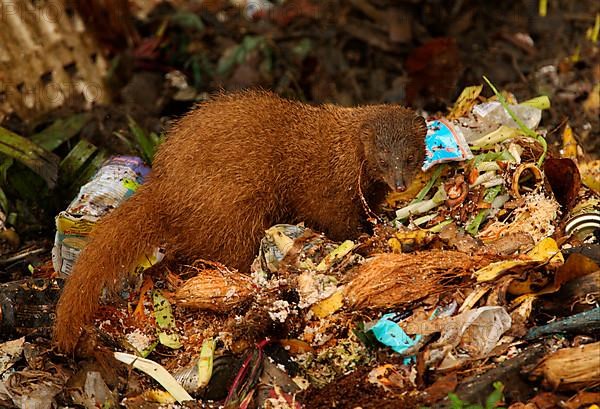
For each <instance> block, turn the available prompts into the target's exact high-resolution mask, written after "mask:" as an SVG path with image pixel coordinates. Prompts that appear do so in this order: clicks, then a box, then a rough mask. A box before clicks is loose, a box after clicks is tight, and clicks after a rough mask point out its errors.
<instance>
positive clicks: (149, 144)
mask: <svg viewBox="0 0 600 409" xmlns="http://www.w3.org/2000/svg"><path fill="white" fill-rule="evenodd" d="M127 121H128V125H129V130H130V131H131V133H132V134H133V138H134V139H135V142H136V144H137V148H138V151H139V152H140V154H141V156H142V159H144V162H146V163H148V164H152V159H153V158H154V153H155V151H156V148H157V147H158V145H159V144H160V142H161V138H160V137H159V136H158V135H157V134H156V133H154V132H152V133H150V135H148V134H147V133H146V131H145V130H144V129H142V127H140V126H139V125H138V123H137V122H136V121H135V120H134V119H133V118H132V117H130V116H127Z"/></svg>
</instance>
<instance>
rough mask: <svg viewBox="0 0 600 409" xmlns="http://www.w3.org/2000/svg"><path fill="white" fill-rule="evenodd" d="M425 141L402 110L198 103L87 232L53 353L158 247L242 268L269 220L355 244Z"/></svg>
mask: <svg viewBox="0 0 600 409" xmlns="http://www.w3.org/2000/svg"><path fill="white" fill-rule="evenodd" d="M425 134H426V125H425V120H424V119H423V118H422V117H420V116H418V115H416V114H415V112H414V111H412V110H410V109H408V108H403V107H400V106H397V105H371V106H361V107H356V108H344V107H339V106H335V105H322V106H311V105H307V104H303V103H300V102H293V101H289V100H286V99H282V98H280V97H278V96H276V95H274V94H272V93H269V92H266V91H245V92H238V93H234V94H229V95H223V94H221V95H217V96H215V97H214V98H213V99H212V100H210V101H208V102H205V103H203V104H200V106H198V107H197V108H196V109H194V110H192V111H191V112H190V113H188V114H187V115H186V116H184V117H183V118H181V119H180V120H179V121H178V122H177V124H176V125H174V127H173V129H171V131H170V133H169V135H168V137H167V139H166V141H165V142H164V143H163V144H162V145H161V147H160V148H159V150H158V152H157V153H156V157H155V159H154V163H153V169H152V172H151V173H150V175H149V179H148V180H147V182H146V183H144V184H143V185H142V186H141V187H140V188H139V189H138V191H137V192H136V193H135V194H134V195H133V196H132V197H131V198H129V199H128V200H126V201H125V202H124V203H123V204H122V205H121V206H120V207H118V208H117V209H115V210H114V211H113V212H111V213H110V214H108V215H107V216H106V217H104V218H103V219H102V220H101V221H100V222H99V224H98V225H97V226H96V228H95V229H94V230H93V232H92V234H91V235H90V241H89V243H88V244H87V246H86V247H85V249H84V250H83V251H82V253H81V254H80V256H79V259H78V261H77V262H76V264H75V267H74V270H73V272H72V274H71V276H70V277H69V279H68V280H67V283H66V285H65V288H64V291H63V293H62V296H61V298H60V301H59V304H58V307H57V317H56V322H55V332H54V336H55V341H56V344H57V346H58V347H59V349H60V350H62V351H65V352H68V351H72V350H73V349H74V347H75V345H76V343H77V340H78V338H79V335H80V332H81V329H82V327H83V326H84V325H85V324H87V323H88V322H89V321H91V319H92V316H93V313H94V311H95V310H96V308H97V306H98V303H99V298H100V295H101V293H102V289H103V288H107V289H108V290H109V291H112V290H115V289H116V287H118V286H119V283H120V282H122V279H123V278H124V277H126V275H127V274H128V273H129V272H130V271H131V270H132V269H133V267H134V264H135V263H136V261H138V260H139V259H140V257H142V256H143V255H144V254H149V252H150V251H151V249H153V248H155V247H156V246H162V247H164V248H165V250H166V253H167V254H171V255H173V256H177V257H178V258H180V259H181V258H183V259H187V260H194V259H196V258H204V259H212V260H216V261H220V262H222V263H224V264H226V265H229V266H231V267H235V268H237V269H239V270H240V271H242V272H247V271H248V270H249V267H250V264H251V263H252V260H253V258H254V255H255V252H256V251H257V250H258V246H259V242H260V239H261V237H262V235H263V233H264V230H265V229H267V228H269V227H270V226H271V225H273V224H277V223H299V222H305V224H306V225H307V226H309V227H311V228H313V229H316V230H320V231H323V232H324V233H325V234H327V235H328V236H329V237H331V238H332V239H334V240H343V239H347V238H354V237H356V236H357V235H358V234H359V233H360V232H361V227H362V226H363V225H364V224H363V223H365V220H366V212H365V207H366V206H365V205H364V202H363V198H365V200H366V202H367V204H368V205H372V204H373V203H369V201H372V200H373V198H374V197H376V196H377V194H378V192H380V191H381V190H382V187H385V189H388V187H389V189H395V190H404V189H405V188H406V186H407V185H408V184H409V183H410V182H411V181H412V179H413V177H414V176H415V175H416V174H417V172H418V171H419V169H420V168H421V166H422V164H423V161H424V156H425ZM379 197H381V195H379Z"/></svg>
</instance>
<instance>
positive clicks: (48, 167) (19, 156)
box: [0, 127, 59, 188]
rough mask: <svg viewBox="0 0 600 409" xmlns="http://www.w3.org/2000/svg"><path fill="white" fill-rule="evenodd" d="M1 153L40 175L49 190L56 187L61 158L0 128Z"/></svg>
mask: <svg viewBox="0 0 600 409" xmlns="http://www.w3.org/2000/svg"><path fill="white" fill-rule="evenodd" d="M0 153H3V154H5V155H7V156H9V157H11V158H14V159H16V160H18V161H19V162H21V163H22V164H24V165H25V166H27V167H28V168H29V169H31V170H32V171H34V172H35V173H37V174H38V175H40V176H41V177H42V178H43V179H44V180H45V181H46V183H47V184H48V187H49V188H53V187H54V186H56V181H57V179H58V162H59V158H58V156H56V155H55V154H53V153H52V152H48V151H47V150H46V149H44V148H42V147H41V146H38V145H37V144H35V143H33V142H32V141H30V140H29V139H27V138H24V137H22V136H20V135H17V134H16V133H14V132H11V131H9V130H8V129H6V128H2V127H0Z"/></svg>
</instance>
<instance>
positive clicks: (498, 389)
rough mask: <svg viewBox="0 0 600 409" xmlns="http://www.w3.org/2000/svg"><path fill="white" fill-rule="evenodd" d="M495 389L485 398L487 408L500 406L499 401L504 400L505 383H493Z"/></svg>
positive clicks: (491, 408)
mask: <svg viewBox="0 0 600 409" xmlns="http://www.w3.org/2000/svg"><path fill="white" fill-rule="evenodd" d="M493 386H494V391H493V392H492V393H490V395H489V396H488V398H487V399H486V400H485V409H494V408H496V406H498V403H499V402H501V401H503V400H504V394H503V393H502V392H503V391H504V385H503V384H502V382H500V381H496V382H494V383H493Z"/></svg>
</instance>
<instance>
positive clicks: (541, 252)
mask: <svg viewBox="0 0 600 409" xmlns="http://www.w3.org/2000/svg"><path fill="white" fill-rule="evenodd" d="M527 256H528V257H529V260H506V261H498V262H496V263H491V264H489V265H487V266H485V267H484V268H482V269H479V270H477V271H476V272H475V273H474V275H475V277H476V278H477V281H479V282H484V281H492V280H494V279H496V278H498V277H500V276H502V275H504V274H505V273H506V272H508V271H510V270H511V269H513V268H516V267H525V266H533V265H536V264H540V263H546V262H550V263H551V264H562V263H564V261H565V260H564V258H563V256H562V253H561V252H560V250H559V249H558V245H557V244H556V242H555V241H554V239H552V238H550V237H547V238H545V239H543V240H541V241H540V242H539V243H538V244H536V246H535V247H534V248H533V249H531V251H529V253H527Z"/></svg>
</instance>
